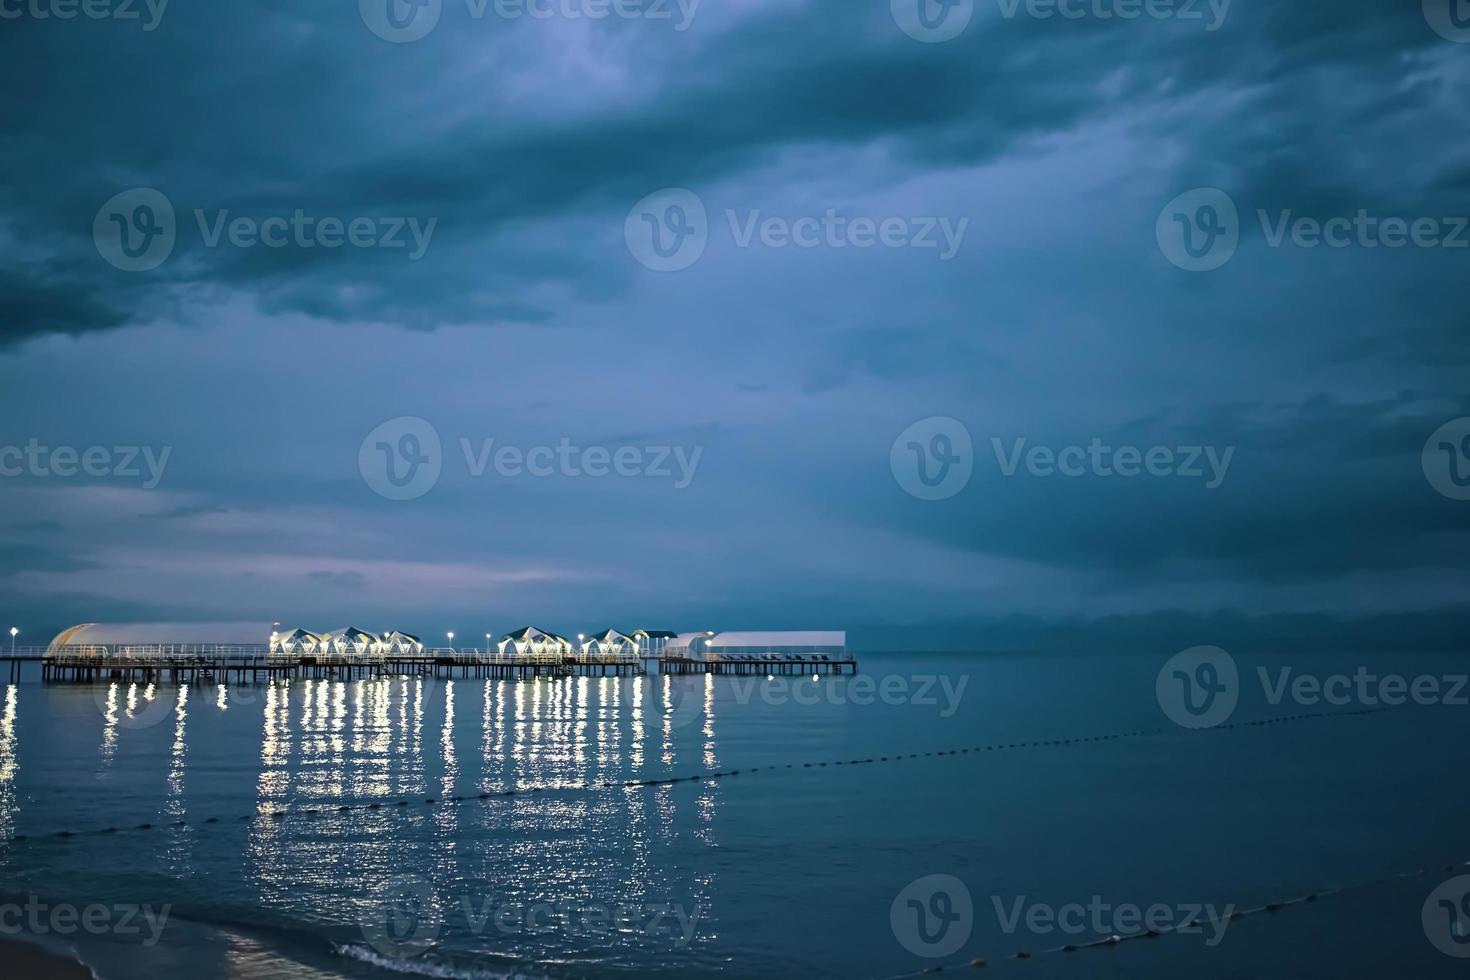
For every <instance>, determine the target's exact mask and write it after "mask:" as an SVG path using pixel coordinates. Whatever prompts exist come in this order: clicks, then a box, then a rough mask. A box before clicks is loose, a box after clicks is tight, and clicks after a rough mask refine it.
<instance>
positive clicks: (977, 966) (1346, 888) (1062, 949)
mask: <svg viewBox="0 0 1470 980" xmlns="http://www.w3.org/2000/svg"><path fill="white" fill-rule="evenodd" d="M1467 867H1470V861H1463V862H1460V863H1458V864H1446V865H1444V866H1442V867H1441V866H1438V865H1436V866H1434V867H1424V868H1417V869H1415V870H1413V871H1402V872H1399V873H1398V874H1391V875H1384V876H1382V877H1378V878H1368V879H1364V880H1362V881H1354V882H1350V883H1348V884H1343V885H1337V886H1336V887H1333V888H1323V889H1319V890H1317V891H1311V892H1303V893H1302V894H1299V895H1295V896H1293V897H1291V898H1284V899H1281V900H1280V901H1275V902H1267V903H1266V904H1264V905H1258V906H1256V907H1255V908H1250V909H1232V910H1231V911H1230V912H1229V914H1226V915H1224V916H1222V918H1221V921H1222V922H1238V921H1240V920H1241V919H1246V918H1251V917H1259V916H1262V915H1274V914H1276V913H1278V912H1282V911H1284V910H1286V909H1289V908H1293V907H1296V906H1302V905H1311V904H1312V903H1314V902H1317V901H1318V900H1320V899H1324V898H1333V897H1335V896H1338V895H1343V894H1346V893H1349V892H1360V891H1367V890H1368V889H1370V888H1381V887H1383V886H1384V885H1391V884H1393V883H1395V882H1399V881H1405V880H1407V879H1411V878H1425V877H1428V876H1429V875H1437V874H1453V873H1455V872H1463V871H1464V870H1465V869H1466V868H1467ZM1202 925H1204V922H1202V921H1201V919H1200V917H1199V916H1195V917H1193V918H1191V919H1189V920H1188V921H1187V922H1182V923H1180V924H1179V925H1177V926H1166V927H1164V928H1161V929H1144V930H1141V931H1139V932H1128V933H1114V934H1112V935H1110V936H1100V937H1098V938H1096V939H1089V940H1086V941H1079V942H1072V943H1066V944H1064V945H1062V946H1052V947H1050V948H1047V949H1037V950H1025V949H1020V950H1016V951H1015V952H1012V953H1008V954H1005V955H1003V956H975V957H971V958H970V959H967V960H963V961H958V962H954V963H947V964H942V965H938V966H927V967H925V968H924V969H922V970H915V971H914V972H912V973H898V974H894V975H892V976H889V977H885V978H884V980H913V978H914V977H924V976H931V975H934V974H944V973H959V972H960V971H961V970H970V971H973V970H984V969H986V968H987V967H989V966H990V965H991V964H992V963H1001V962H1013V961H1019V960H1033V959H1036V958H1037V957H1040V956H1054V955H1056V954H1058V953H1080V952H1083V951H1085V950H1096V949H1113V948H1115V947H1117V946H1121V945H1122V944H1124V943H1131V942H1137V941H1138V940H1140V939H1158V938H1160V937H1161V936H1165V935H1168V934H1169V933H1177V932H1181V931H1182V930H1185V929H1191V928H1194V927H1197V926H1202Z"/></svg>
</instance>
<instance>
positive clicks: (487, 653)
mask: <svg viewBox="0 0 1470 980" xmlns="http://www.w3.org/2000/svg"><path fill="white" fill-rule="evenodd" d="M485 656H487V657H488V656H490V634H489V633H486V634H485Z"/></svg>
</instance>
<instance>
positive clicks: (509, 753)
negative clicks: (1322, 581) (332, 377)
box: [0, 654, 1470, 980]
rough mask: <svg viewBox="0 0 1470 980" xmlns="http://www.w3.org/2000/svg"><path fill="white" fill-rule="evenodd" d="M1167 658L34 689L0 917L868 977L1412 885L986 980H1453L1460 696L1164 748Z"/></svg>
mask: <svg viewBox="0 0 1470 980" xmlns="http://www.w3.org/2000/svg"><path fill="white" fill-rule="evenodd" d="M1164 659H1165V657H1164V656H1160V657H1157V658H1154V657H1145V656H1139V657H1101V656H1076V657H1057V656H1046V657H1020V656H1017V657H995V656H979V655H969V656H966V655H952V654H946V655H931V654H904V655H881V656H880V655H866V656H863V657H862V669H863V674H864V675H865V676H866V677H869V678H872V683H873V684H875V685H877V688H876V689H877V692H878V693H876V694H874V693H873V692H872V690H871V689H870V688H867V687H860V688H854V687H853V684H854V681H852V680H850V679H849V680H843V681H824V682H823V683H822V684H820V685H814V684H811V683H810V682H807V683H805V684H803V685H801V686H800V687H794V688H793V687H792V686H791V685H792V682H791V681H775V682H770V681H767V680H766V679H765V678H757V679H739V678H704V677H672V678H664V677H658V676H653V677H648V678H621V679H614V678H605V679H604V678H590V679H572V680H564V681H547V680H542V681H537V682H519V683H517V682H508V681H483V680H455V681H453V682H446V681H443V680H438V681H435V680H430V679H422V678H387V679H379V680H364V681H349V682H335V681H318V682H307V681H301V680H298V681H293V682H291V683H289V684H286V683H278V684H274V685H260V686H238V687H237V686H231V687H228V688H223V687H219V686H215V685H196V686H192V687H188V688H184V689H181V688H179V687H177V686H170V685H163V684H160V685H157V686H156V687H153V688H151V689H150V688H148V687H146V686H144V685H138V686H136V687H134V686H132V685H129V684H100V685H94V686H74V685H50V686H44V685H41V684H40V683H37V682H32V681H29V680H28V681H26V682H23V683H21V684H19V685H10V686H8V687H4V686H0V697H3V706H0V868H3V886H0V893H3V895H0V899H3V901H5V902H7V903H9V904H8V906H7V907H8V908H10V909H12V910H14V909H15V908H16V907H17V906H19V905H22V904H23V903H26V902H30V903H32V904H33V905H39V906H40V907H42V908H44V909H46V910H48V911H49V910H52V909H55V908H56V907H58V906H69V907H74V908H76V909H78V910H85V909H86V908H87V907H100V908H101V909H102V910H103V911H94V913H93V914H94V915H96V916H106V917H107V918H106V922H107V923H108V926H107V927H106V928H99V929H98V930H95V933H96V934H93V933H90V932H89V933H85V934H75V935H67V936H62V937H57V936H54V935H53V936H51V937H50V938H51V939H52V940H56V939H58V938H59V939H63V940H64V941H65V942H66V943H68V944H70V945H73V946H75V947H76V948H77V949H78V950H79V951H80V953H81V955H82V956H83V957H84V958H85V959H86V960H87V961H88V962H89V963H91V964H93V965H94V967H96V968H97V969H98V970H99V972H100V973H101V974H102V975H103V976H104V977H107V978H109V980H129V978H134V977H139V978H141V977H150V978H151V977H156V976H158V975H160V970H165V971H168V972H167V973H165V974H163V975H172V974H173V973H175V972H177V973H179V974H181V975H188V976H194V977H201V978H202V977H215V976H234V977H247V978H256V977H272V976H286V977H310V976H324V977H326V976H354V977H359V976H360V977H372V976H392V975H403V974H415V975H426V976H444V977H467V978H468V977H503V976H506V977H508V976H526V977H546V978H570V977H589V978H602V977H631V976H658V977H680V976H700V975H706V974H721V975H724V976H730V977H746V976H749V977H755V976H781V977H792V976H813V977H884V976H892V975H899V974H908V973H915V972H918V971H922V970H924V969H926V968H929V967H931V966H933V965H940V964H952V963H963V962H965V961H967V960H969V959H972V958H974V957H977V956H988V957H1003V956H1005V954H1008V953H1011V952H1014V951H1016V950H1020V949H1027V950H1033V951H1040V950H1045V949H1048V948H1051V947H1056V946H1059V945H1061V944H1063V943H1066V942H1069V941H1071V942H1077V941H1086V940H1088V939H1091V938H1094V937H1095V935H1096V933H1095V932H1094V931H1093V930H1092V929H1091V928H1090V927H1089V928H1088V929H1087V930H1086V931H1085V932H1083V933H1080V934H1076V935H1073V934H1070V933H1062V932H1058V931H1056V930H1048V929H1046V928H1045V924H1044V922H1042V923H1041V924H1040V925H1035V926H1033V925H1029V924H1028V921H1030V920H1029V918H1023V919H1022V920H1021V921H1019V923H1012V922H1011V920H1012V919H1013V918H1014V916H1013V912H1014V911H1015V910H1016V909H1021V910H1023V911H1025V910H1030V909H1032V908H1036V907H1047V908H1051V909H1064V908H1066V907H1068V906H1071V905H1082V906H1088V905H1089V904H1090V905H1092V906H1096V905H1098V904H1099V903H1101V904H1103V905H1105V906H1107V907H1111V908H1115V907H1117V906H1120V905H1124V904H1133V905H1137V906H1139V907H1140V908H1144V907H1149V906H1156V907H1159V908H1172V909H1177V910H1179V914H1180V915H1183V914H1184V912H1185V910H1188V909H1189V908H1190V907H1192V906H1195V905H1206V904H1213V905H1216V906H1217V907H1223V906H1224V905H1225V904H1226V903H1234V904H1235V905H1237V906H1239V907H1250V906H1255V905H1260V904H1262V903H1265V902H1268V901H1275V900H1278V899H1281V898H1287V897H1291V896H1294V895H1298V894H1301V893H1302V892H1304V891H1310V890H1314V889H1323V888H1328V887H1331V886H1337V885H1347V884H1354V883H1356V882H1359V881H1365V880H1368V879H1374V878H1378V877H1381V876H1385V875H1391V874H1395V873H1398V872H1401V871H1413V870H1415V869H1419V868H1421V867H1428V866H1432V867H1434V868H1435V871H1434V872H1433V873H1431V874H1428V875H1425V876H1422V877H1409V878H1404V879H1400V880H1397V881H1394V882H1390V883H1388V884H1382V885H1378V886H1375V887H1371V888H1365V889H1362V890H1358V891H1351V892H1347V893H1344V894H1341V895H1336V896H1331V897H1324V898H1322V899H1321V900H1319V901H1317V902H1314V903H1311V904H1309V905H1304V906H1300V907H1293V908H1288V909H1284V910H1282V911H1280V912H1276V913H1274V914H1269V915H1261V916H1254V917H1250V918H1247V919H1245V920H1244V921H1241V922H1237V923H1233V924H1228V928H1227V929H1226V930H1225V932H1224V934H1223V938H1220V939H1219V941H1218V942H1217V943H1215V944H1213V945H1212V944H1210V943H1209V942H1208V941H1209V940H1211V938H1212V936H1211V932H1210V930H1209V929H1208V928H1207V929H1206V930H1205V932H1204V934H1202V935H1182V934H1181V935H1166V936H1164V937H1162V938H1159V939H1155V940H1147V941H1141V942H1133V943H1128V944H1125V945H1123V946H1120V947H1118V948H1115V949H1104V950H1084V951H1081V952H1075V953H1060V954H1054V955H1040V956H1037V957H1035V958H1033V959H1030V960H1026V961H1019V962H1017V961H1006V960H1000V959H997V960H995V961H993V962H992V964H991V972H993V973H996V974H998V975H1002V976H1017V977H1026V976H1036V977H1042V976H1045V977H1053V976H1076V977H1095V976H1118V977H1124V976H1127V977H1160V978H1163V977H1175V976H1179V975H1183V974H1184V973H1186V972H1187V973H1188V974H1189V975H1196V976H1217V977H1260V976H1269V977H1277V976H1279V977H1333V976H1372V975H1406V976H1417V977H1433V976H1459V975H1462V974H1463V969H1464V962H1465V961H1462V960H1458V959H1455V958H1452V957H1450V956H1448V955H1446V954H1445V953H1442V952H1440V951H1439V950H1438V949H1436V947H1435V946H1434V945H1433V944H1432V943H1431V941H1430V938H1429V937H1428V935H1427V933H1426V929H1425V927H1424V925H1423V922H1422V913H1423V908H1424V904H1425V901H1426V899H1427V898H1428V896H1429V894H1430V892H1431V891H1432V890H1433V889H1434V888H1435V887H1436V886H1438V885H1439V884H1441V883H1442V882H1444V881H1445V880H1447V879H1450V878H1452V877H1454V875H1453V873H1448V872H1445V871H1443V867H1444V866H1445V865H1446V864H1447V863H1448V862H1451V861H1456V860H1458V861H1465V860H1466V859H1470V835H1467V834H1466V832H1465V827H1466V826H1467V821H1466V818H1467V817H1470V792H1467V790H1466V789H1465V780H1464V771H1465V770H1464V764H1463V762H1464V759H1465V750H1466V735H1467V733H1470V724H1467V720H1470V707H1458V706H1454V705H1439V706H1428V707H1420V706H1412V707H1405V708H1400V709H1395V710H1389V711H1385V712H1382V713H1375V714H1369V715H1354V716H1347V715H1343V716H1340V717H1334V718H1329V719H1319V720H1311V721H1302V722H1299V723H1292V724H1283V725H1275V726H1269V727H1260V728H1234V729H1228V730H1214V731H1206V732H1198V733H1197V732H1188V731H1185V730H1183V729H1178V728H1176V727H1174V726H1173V725H1172V724H1171V723H1170V722H1169V721H1168V719H1167V718H1165V716H1164V714H1163V712H1162V711H1161V710H1160V706H1159V703H1158V701H1157V699H1156V694H1155V679H1156V675H1157V672H1158V670H1159V668H1160V666H1161V664H1162V663H1163V661H1164ZM1258 663H1262V664H1264V663H1272V664H1277V663H1280V664H1289V665H1290V666H1291V667H1292V669H1293V670H1294V671H1295V672H1296V673H1302V672H1308V673H1315V674H1318V675H1327V674H1331V673H1335V672H1343V671H1346V672H1351V671H1352V670H1355V669H1356V668H1357V667H1358V666H1359V665H1366V666H1368V667H1370V668H1371V669H1373V670H1375V671H1378V672H1380V673H1384V672H1396V673H1401V674H1406V675H1414V674H1420V673H1423V674H1432V675H1436V676H1441V677H1443V676H1446V675H1449V676H1453V675H1455V674H1457V673H1463V672H1464V670H1465V666H1463V665H1462V664H1461V661H1460V659H1459V658H1454V657H1448V656H1443V657H1441V656H1423V657H1414V658H1402V657H1399V658H1392V659H1390V658H1362V657H1358V658H1350V659H1341V658H1327V657H1321V658H1302V657H1294V658H1290V659H1282V658H1274V659H1271V660H1265V659H1263V660H1260V661H1256V660H1250V659H1242V660H1241V671H1242V675H1243V676H1244V677H1247V678H1250V677H1251V676H1253V671H1254V669H1255V666H1256V665H1257V664H1258ZM1273 669H1274V667H1273ZM863 683H864V684H867V683H869V682H867V681H864V682H863ZM885 685H886V686H885ZM1350 707H1351V706H1350ZM1305 710H1310V711H1332V710H1337V709H1335V708H1333V707H1331V706H1326V705H1323V706H1316V707H1307V708H1304V707H1301V706H1299V705H1297V704H1294V703H1291V702H1290V700H1289V699H1288V701H1287V702H1284V703H1281V704H1275V705H1273V704H1271V703H1270V702H1269V700H1268V698H1267V697H1266V696H1265V694H1264V692H1262V691H1261V690H1260V687H1259V685H1253V681H1251V680H1247V682H1246V683H1245V685H1244V694H1243V696H1242V700H1241V703H1240V706H1239V707H1238V709H1237V710H1236V713H1235V715H1234V720H1237V721H1239V720H1249V719H1255V718H1263V717H1271V716H1276V715H1283V714H1295V713H1299V712H1302V711H1305ZM1161 727H1164V728H1166V729H1167V730H1166V731H1164V732H1163V733H1161V734H1153V735H1145V736H1139V737H1131V738H1120V739H1112V740H1102V741H1081V742H1074V743H1072V744H1068V745H1051V746H1031V747H1017V748H1006V749H1002V750H992V751H972V752H970V753H968V754H957V755H935V756H924V755H923V753H925V752H936V751H947V750H949V749H961V748H972V749H973V748H974V747H977V746H983V745H991V744H1003V745H1011V744H1013V743H1021V742H1030V741H1033V740H1047V741H1049V740H1054V739H1065V738H1072V737H1085V736H1094V735H1105V734H1109V733H1119V732H1133V731H1137V730H1141V729H1144V730H1148V729H1157V728H1161ZM910 753H918V754H919V758H916V759H908V758H905V759H902V760H899V759H897V758H896V757H897V756H898V755H900V754H902V755H908V754H910ZM885 756H886V757H888V759H889V761H887V762H883V761H881V759H882V757H885ZM869 758H871V759H873V760H874V761H873V762H872V763H870V764H862V765H852V764H851V763H853V762H855V761H860V760H865V759H869ZM839 761H841V762H843V763H844V765H842V766H837V765H834V764H832V763H836V762H839ZM807 763H812V764H813V765H812V766H810V767H808V766H807V765H806V764H807ZM820 763H828V765H825V766H823V765H820ZM788 766H790V768H787V767H788ZM732 770H740V774H739V775H732V776H727V777H724V778H720V779H704V780H700V781H686V782H679V783H675V784H672V785H661V786H655V787H626V786H623V785H621V784H622V783H624V782H625V781H627V780H632V779H647V778H664V777H669V776H689V775H695V774H700V773H706V772H710V771H724V772H729V771H732ZM602 783H613V784H615V785H613V786H610V787H609V786H599V785H598V784H602ZM588 787H590V788H588ZM509 790H517V791H520V792H518V793H517V794H516V795H513V796H501V795H494V796H492V797H490V798H489V799H480V798H479V797H480V794H482V793H489V794H502V793H505V792H506V791H509ZM454 797H463V798H465V799H464V800H463V801H461V802H453V798H454ZM430 798H432V799H433V800H435V801H436V802H434V803H432V804H431V803H427V802H425V800H427V799H430ZM400 800H407V801H408V802H407V803H406V804H404V805H401V806H400V805H398V804H399V801H400ZM374 802H377V803H379V804H380V805H379V806H377V807H373V806H371V804H372V803H374ZM341 806H348V807H349V808H350V809H348V810H346V811H340V810H338V807H341ZM280 810H288V811H290V812H289V813H288V815H287V816H285V817H277V816H274V814H275V813H276V812H277V811H280ZM312 810H314V811H316V812H315V813H311V812H307V811H312ZM140 824H150V825H151V829H148V830H139V829H136V828H137V827H138V825H140ZM109 827H115V828H117V832H116V833H110V834H96V833H87V832H89V831H97V830H103V829H106V828H109ZM58 831H71V832H72V833H73V835H72V836H56V833H57V832H58ZM1464 870H1470V869H1464ZM934 875H943V876H948V877H947V878H946V879H944V881H946V882H950V884H947V885H945V888H947V889H948V891H945V894H944V895H943V896H941V899H942V900H940V901H936V899H935V898H934V894H933V884H932V883H933V882H934V881H935V880H936V879H932V878H930V877H929V876H934ZM916 881H917V882H920V884H919V885H918V886H917V888H918V891H917V892H915V891H914V890H913V887H914V883H915V882H916ZM926 881H927V882H929V884H925V882H926ZM955 881H957V882H958V883H959V884H960V885H961V886H962V889H963V890H962V892H961V890H960V889H959V888H956V887H955V886H954V885H953V883H952V882H955ZM915 895H918V896H919V901H918V904H917V905H916V906H914V905H910V904H908V900H909V898H912V897H914V896H915ZM896 900H897V902H896ZM966 903H968V906H967V907H966ZM131 907H147V909H150V910H152V911H153V913H154V915H155V916H157V915H158V914H159V913H161V912H162V911H163V909H164V908H165V907H167V909H168V917H167V919H166V921H164V922H163V923H162V926H161V931H160V932H158V934H157V935H158V938H159V941H158V942H157V944H156V945H154V944H152V943H151V942H146V940H150V939H151V933H150V926H149V925H148V920H147V919H146V918H145V917H144V916H142V915H136V916H135V917H134V918H133V919H132V920H131V922H130V923H128V925H129V926H131V927H132V928H133V929H137V930H139V931H138V932H136V933H130V932H128V930H127V929H124V928H119V927H121V926H122V925H123V923H122V921H121V919H122V916H123V915H124V914H125V910H126V909H127V908H131ZM921 915H923V916H927V919H926V921H923V922H921V921H919V920H920V917H921ZM17 921H20V920H19V918H17V917H16V914H15V913H13V912H12V913H11V917H10V918H0V925H5V926H6V928H10V924H13V923H14V922H17ZM99 921H101V920H100V919H99ZM1038 921H1039V920H1038ZM1102 921H1103V923H1104V925H1105V926H1106V925H1107V923H1108V921H1111V920H1102ZM940 936H942V938H939V939H936V937H940ZM955 939H957V940H959V942H957V943H953V942H951V941H952V940H955ZM931 941H932V942H931ZM946 942H950V943H951V945H955V947H956V948H955V949H954V950H953V951H952V952H951V951H949V950H948V949H947V948H944V944H945V943H946ZM936 952H942V953H943V955H940V956H937V957H931V955H930V954H933V953H936ZM0 956H3V953H0Z"/></svg>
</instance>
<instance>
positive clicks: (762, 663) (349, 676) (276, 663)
mask: <svg viewBox="0 0 1470 980" xmlns="http://www.w3.org/2000/svg"><path fill="white" fill-rule="evenodd" d="M650 662H656V663H657V664H658V665H659V672H660V673H664V674H735V675H761V674H765V675H777V674H779V675H784V676H804V675H842V674H856V673H857V659H856V658H855V657H853V656H851V655H838V656H828V655H822V656H818V655H814V654H802V655H798V654H786V655H782V654H765V655H758V654H753V655H744V656H734V657H729V656H725V657H709V658H705V659H692V658H681V657H650V656H644V655H641V654H630V655H624V656H617V657H585V656H579V655H575V654H574V655H562V654H522V655H515V654H499V653H495V652H488V653H487V652H484V651H480V650H448V649H441V650H426V651H424V652H423V653H420V654H386V655H377V656H374V655H355V654H333V655H317V656H296V655H290V656H286V655H282V654H278V653H277V654H272V653H269V652H267V651H266V650H264V649H261V650H248V649H220V650H202V651H182V652H181V651H168V652H154V651H147V652H137V651H129V650H121V651H113V650H100V649H98V650H62V651H55V652H49V651H47V650H46V649H45V648H41V647H35V648H29V649H23V650H17V651H14V652H10V651H0V664H4V665H6V666H8V668H9V670H8V671H7V673H8V675H9V679H10V681H11V682H12V683H13V682H16V681H19V680H20V677H21V671H22V669H23V668H24V667H25V665H26V664H38V665H39V666H40V670H41V679H42V680H43V681H47V682H71V683H94V682H99V681H114V680H125V681H131V680H141V681H163V682H168V683H175V684H178V683H184V684H189V683H226V684H229V683H236V684H244V683H260V682H262V681H266V682H269V681H273V680H277V679H286V678H310V679H319V680H355V679H357V678H362V677H396V676H404V675H407V676H420V677H436V678H438V677H443V678H455V677H463V678H481V679H492V680H533V679H535V678H538V677H640V676H643V675H645V674H647V673H648V669H649V668H648V665H649V663H650Z"/></svg>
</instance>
